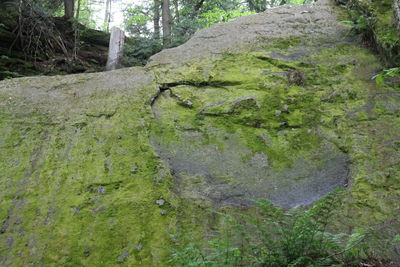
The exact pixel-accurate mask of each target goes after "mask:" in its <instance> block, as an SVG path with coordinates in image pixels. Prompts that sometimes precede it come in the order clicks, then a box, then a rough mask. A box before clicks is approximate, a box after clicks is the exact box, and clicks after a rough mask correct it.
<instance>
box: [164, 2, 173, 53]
mask: <svg viewBox="0 0 400 267" xmlns="http://www.w3.org/2000/svg"><path fill="white" fill-rule="evenodd" d="M169 6H170V5H169V0H162V26H163V46H164V47H167V46H169V45H170V44H171V12H170V9H169Z"/></svg>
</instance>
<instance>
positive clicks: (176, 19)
mask: <svg viewBox="0 0 400 267" xmlns="http://www.w3.org/2000/svg"><path fill="white" fill-rule="evenodd" d="M173 2H174V12H175V23H179V22H180V17H179V4H178V0H173Z"/></svg>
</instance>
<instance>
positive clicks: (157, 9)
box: [153, 0, 161, 40]
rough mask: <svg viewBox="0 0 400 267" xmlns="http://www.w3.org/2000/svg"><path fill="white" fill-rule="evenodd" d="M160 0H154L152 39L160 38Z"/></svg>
mask: <svg viewBox="0 0 400 267" xmlns="http://www.w3.org/2000/svg"><path fill="white" fill-rule="evenodd" d="M160 7H161V2H160V0H154V18H153V23H154V39H157V40H158V39H160Z"/></svg>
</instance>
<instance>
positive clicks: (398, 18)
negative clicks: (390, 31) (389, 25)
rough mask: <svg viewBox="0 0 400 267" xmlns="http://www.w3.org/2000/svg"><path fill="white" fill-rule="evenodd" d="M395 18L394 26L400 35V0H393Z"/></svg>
mask: <svg viewBox="0 0 400 267" xmlns="http://www.w3.org/2000/svg"><path fill="white" fill-rule="evenodd" d="M392 6H393V13H394V14H393V18H394V21H393V23H394V26H395V27H396V29H397V34H398V35H400V0H393V2H392Z"/></svg>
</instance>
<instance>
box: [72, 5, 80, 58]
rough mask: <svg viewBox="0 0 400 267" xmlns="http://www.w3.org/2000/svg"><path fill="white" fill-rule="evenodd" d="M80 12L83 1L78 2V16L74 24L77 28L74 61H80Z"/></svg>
mask: <svg viewBox="0 0 400 267" xmlns="http://www.w3.org/2000/svg"><path fill="white" fill-rule="evenodd" d="M80 10H81V0H78V7H77V8H76V15H75V22H74V27H75V35H74V59H75V60H76V59H78V50H79V39H80V38H79V37H80V36H79V35H80V32H79V28H78V25H77V24H78V23H79V15H80Z"/></svg>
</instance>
